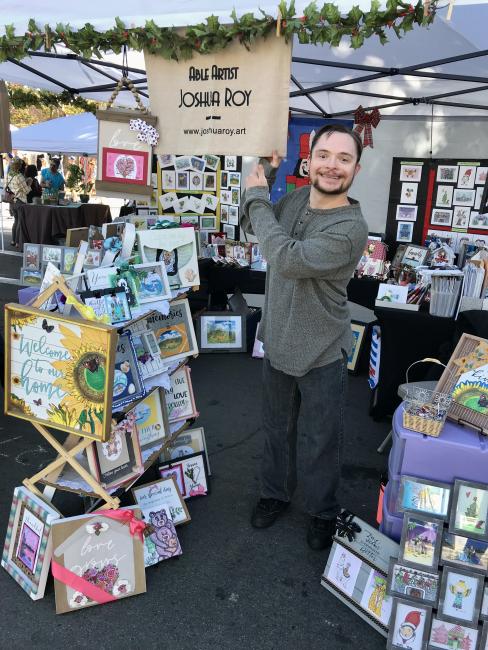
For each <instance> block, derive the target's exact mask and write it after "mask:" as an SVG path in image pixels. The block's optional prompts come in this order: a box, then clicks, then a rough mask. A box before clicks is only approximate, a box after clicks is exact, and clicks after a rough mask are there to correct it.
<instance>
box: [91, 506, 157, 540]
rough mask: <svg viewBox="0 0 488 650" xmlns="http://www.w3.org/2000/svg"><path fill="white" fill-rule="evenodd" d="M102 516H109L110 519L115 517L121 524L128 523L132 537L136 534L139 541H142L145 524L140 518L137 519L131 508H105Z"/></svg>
mask: <svg viewBox="0 0 488 650" xmlns="http://www.w3.org/2000/svg"><path fill="white" fill-rule="evenodd" d="M100 514H102V513H100ZM103 516H104V517H110V519H116V520H117V521H120V522H121V523H123V524H129V531H130V534H131V535H132V537H134V536H136V535H137V537H139V539H140V540H141V542H142V541H144V529H145V528H146V524H145V523H144V522H143V521H141V519H137V517H136V516H135V515H134V511H133V510H105V511H104V512H103Z"/></svg>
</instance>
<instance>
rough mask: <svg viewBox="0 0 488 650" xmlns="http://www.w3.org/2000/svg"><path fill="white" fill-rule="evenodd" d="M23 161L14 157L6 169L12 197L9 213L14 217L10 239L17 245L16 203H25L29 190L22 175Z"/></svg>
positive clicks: (12, 243)
mask: <svg viewBox="0 0 488 650" xmlns="http://www.w3.org/2000/svg"><path fill="white" fill-rule="evenodd" d="M24 170H25V162H24V161H23V160H21V159H20V158H14V159H13V160H12V162H11V163H10V167H9V170H8V181H7V186H8V189H9V190H10V191H11V192H12V193H13V195H14V199H13V202H12V203H11V204H10V214H11V215H12V216H13V218H14V225H13V226H12V241H11V242H10V245H11V246H17V236H16V235H17V211H16V205H18V204H19V203H27V195H28V194H29V192H30V187H29V183H28V182H27V181H26V178H25V176H24Z"/></svg>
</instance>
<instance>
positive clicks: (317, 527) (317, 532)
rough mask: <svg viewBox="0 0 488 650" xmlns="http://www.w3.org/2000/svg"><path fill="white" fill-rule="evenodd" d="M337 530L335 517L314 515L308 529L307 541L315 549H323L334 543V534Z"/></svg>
mask: <svg viewBox="0 0 488 650" xmlns="http://www.w3.org/2000/svg"><path fill="white" fill-rule="evenodd" d="M335 531H336V520H335V519H320V517H312V518H311V519H310V524H309V525H308V531H307V542H308V545H309V546H310V548H313V550H314V551H322V550H324V549H326V548H329V546H331V545H332V535H333V534H334V533H335Z"/></svg>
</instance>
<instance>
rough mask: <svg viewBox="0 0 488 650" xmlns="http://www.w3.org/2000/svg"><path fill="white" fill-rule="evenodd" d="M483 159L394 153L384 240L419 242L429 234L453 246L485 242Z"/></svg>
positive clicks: (487, 168) (487, 169) (487, 163)
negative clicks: (395, 156) (401, 155)
mask: <svg viewBox="0 0 488 650" xmlns="http://www.w3.org/2000/svg"><path fill="white" fill-rule="evenodd" d="M487 173H488V159H474V160H473V159H471V158H466V157H464V158H457V159H456V158H449V159H448V158H442V159H432V160H431V159H428V158H406V157H405V158H398V157H397V158H393V161H392V172H391V181H390V196H389V201H388V215H387V222H386V233H385V239H386V243H387V244H388V245H389V246H390V249H391V250H392V251H393V252H394V251H395V250H396V248H397V246H398V245H399V244H401V243H405V244H409V243H413V244H418V245H423V244H424V242H425V241H426V239H427V238H428V237H430V236H438V237H441V238H443V239H445V240H446V242H448V243H449V245H450V246H451V248H452V249H453V250H454V251H455V252H458V251H459V248H460V245H461V244H462V243H468V242H469V243H481V244H482V245H483V244H484V245H486V244H487V243H488V213H487V214H482V213H480V205H481V199H482V195H483V189H484V186H485V183H486V180H487Z"/></svg>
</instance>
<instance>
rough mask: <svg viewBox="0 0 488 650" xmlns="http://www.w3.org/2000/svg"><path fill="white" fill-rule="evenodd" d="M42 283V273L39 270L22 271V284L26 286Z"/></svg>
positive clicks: (22, 269) (23, 269)
mask: <svg viewBox="0 0 488 650" xmlns="http://www.w3.org/2000/svg"><path fill="white" fill-rule="evenodd" d="M41 282H42V271H38V270H37V269H25V268H21V269H20V283H21V284H26V285H33V286H34V285H40V284H41Z"/></svg>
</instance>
